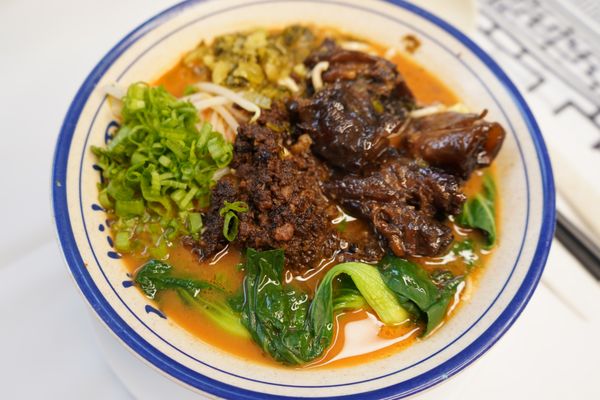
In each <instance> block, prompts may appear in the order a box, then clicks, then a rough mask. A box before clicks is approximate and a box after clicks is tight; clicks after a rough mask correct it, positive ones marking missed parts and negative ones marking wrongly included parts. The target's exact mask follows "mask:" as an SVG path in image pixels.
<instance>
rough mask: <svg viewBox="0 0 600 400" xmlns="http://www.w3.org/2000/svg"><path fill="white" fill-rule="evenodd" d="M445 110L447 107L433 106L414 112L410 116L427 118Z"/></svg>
mask: <svg viewBox="0 0 600 400" xmlns="http://www.w3.org/2000/svg"><path fill="white" fill-rule="evenodd" d="M445 109H446V107H444V106H443V105H442V104H436V105H433V106H428V107H423V108H419V109H418V110H413V111H411V112H410V113H409V114H408V115H409V116H410V117H411V118H421V117H426V116H428V115H432V114H437V113H439V112H442V111H444V110H445Z"/></svg>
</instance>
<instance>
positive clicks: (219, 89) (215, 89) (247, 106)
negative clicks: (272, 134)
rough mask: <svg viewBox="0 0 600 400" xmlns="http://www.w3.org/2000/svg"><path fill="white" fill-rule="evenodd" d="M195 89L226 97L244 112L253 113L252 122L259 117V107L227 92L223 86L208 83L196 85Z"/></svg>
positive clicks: (230, 91)
mask: <svg viewBox="0 0 600 400" xmlns="http://www.w3.org/2000/svg"><path fill="white" fill-rule="evenodd" d="M196 87H197V88H198V89H200V90H203V91H205V92H208V93H212V94H218V95H221V96H223V97H226V98H228V99H230V100H231V101H232V102H234V103H236V104H237V105H239V106H240V107H242V108H243V109H244V110H246V111H250V112H251V113H254V116H253V117H252V119H251V121H252V122H254V121H256V120H257V119H258V118H259V117H260V107H259V106H257V105H256V104H254V103H252V102H251V101H249V100H247V99H245V98H244V97H242V96H241V95H240V94H238V93H236V92H234V91H232V90H229V89H227V88H225V87H223V86H219V85H215V84H214V83H209V82H201V83H197V84H196Z"/></svg>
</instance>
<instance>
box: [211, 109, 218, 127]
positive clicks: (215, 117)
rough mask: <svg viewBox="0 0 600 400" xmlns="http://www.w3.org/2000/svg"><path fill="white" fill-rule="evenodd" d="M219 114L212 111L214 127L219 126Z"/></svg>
mask: <svg viewBox="0 0 600 400" xmlns="http://www.w3.org/2000/svg"><path fill="white" fill-rule="evenodd" d="M218 118H219V116H218V115H217V113H216V112H213V113H210V124H211V125H212V127H213V129H214V127H215V126H217V123H218V122H219V121H218Z"/></svg>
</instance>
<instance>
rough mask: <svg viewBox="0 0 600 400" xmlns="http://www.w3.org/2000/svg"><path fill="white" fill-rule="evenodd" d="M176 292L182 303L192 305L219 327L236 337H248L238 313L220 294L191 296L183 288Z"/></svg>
mask: <svg viewBox="0 0 600 400" xmlns="http://www.w3.org/2000/svg"><path fill="white" fill-rule="evenodd" d="M177 293H178V294H179V296H180V297H181V299H182V300H183V302H184V304H186V305H189V306H192V307H194V309H196V310H198V311H199V312H200V313H202V314H204V315H205V316H206V317H207V318H209V319H210V320H211V321H212V322H214V323H215V324H216V325H217V326H219V327H221V329H223V330H225V331H226V332H229V333H231V334H233V335H235V336H238V337H246V338H250V334H249V333H248V330H247V329H246V328H244V326H243V325H242V323H241V322H240V316H239V314H237V313H235V312H234V311H233V310H232V308H231V307H230V306H229V304H228V302H227V301H225V299H224V298H223V295H222V294H221V295H220V296H219V295H217V296H215V294H214V293H213V294H212V296H211V297H203V296H199V295H196V296H193V295H192V294H191V293H190V292H189V291H187V290H183V289H178V290H177Z"/></svg>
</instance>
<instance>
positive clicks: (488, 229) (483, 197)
mask: <svg viewBox="0 0 600 400" xmlns="http://www.w3.org/2000/svg"><path fill="white" fill-rule="evenodd" d="M495 204H496V186H495V184H494V180H493V179H492V177H491V175H490V174H485V175H484V176H483V189H482V191H481V192H480V193H477V194H476V195H475V196H474V197H472V198H470V199H468V200H467V201H466V203H465V204H464V206H463V210H462V212H461V214H460V215H459V216H458V217H457V219H456V221H457V222H458V223H459V224H460V225H462V226H465V227H468V228H474V229H479V230H481V231H482V232H483V233H484V234H485V237H486V242H485V247H486V248H487V249H489V248H491V247H493V246H494V244H495V243H496V210H495Z"/></svg>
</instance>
